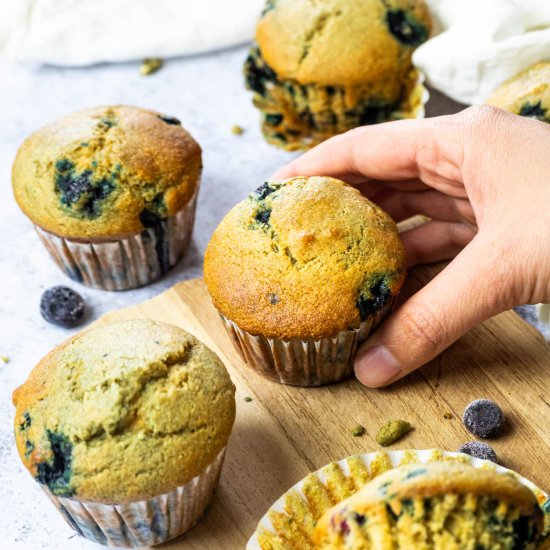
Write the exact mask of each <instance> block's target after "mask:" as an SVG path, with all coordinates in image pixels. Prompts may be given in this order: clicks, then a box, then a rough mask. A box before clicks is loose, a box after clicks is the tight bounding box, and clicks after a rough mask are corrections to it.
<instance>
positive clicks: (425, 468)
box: [315, 462, 543, 550]
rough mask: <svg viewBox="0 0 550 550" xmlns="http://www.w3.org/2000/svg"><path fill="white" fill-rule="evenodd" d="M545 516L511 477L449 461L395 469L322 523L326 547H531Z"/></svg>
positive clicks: (321, 541)
mask: <svg viewBox="0 0 550 550" xmlns="http://www.w3.org/2000/svg"><path fill="white" fill-rule="evenodd" d="M542 528H543V514H542V511H541V509H540V507H539V506H538V504H537V500H536V498H535V495H534V494H533V493H532V492H531V491H530V489H528V488H527V487H526V486H525V485H523V484H522V483H520V482H519V481H518V480H517V479H516V478H514V477H512V476H511V475H509V474H505V473H498V472H496V471H493V470H489V469H481V468H474V467H472V466H469V465H465V464H460V463H449V462H439V463H438V462H435V463H432V464H413V465H409V466H402V467H400V468H396V469H394V470H390V471H388V472H386V473H384V474H382V475H380V476H378V477H377V478H375V479H374V480H373V481H371V482H369V483H368V484H367V485H365V487H364V488H363V489H361V490H360V491H359V492H358V493H356V494H355V495H353V496H351V497H350V498H348V499H346V500H344V501H343V502H341V503H340V504H338V505H336V506H335V507H334V508H332V509H330V510H329V511H327V512H326V513H325V514H324V515H323V517H322V518H321V519H320V520H319V522H318V524H317V526H316V528H315V540H316V544H317V548H319V549H323V550H329V549H330V550H344V549H349V550H351V549H353V550H368V549H370V548H372V549H376V550H385V549H387V550H390V549H391V550H393V549H398V548H403V549H405V548H406V549H409V548H415V549H424V550H462V549H471V550H482V549H485V550H489V549H490V550H518V549H523V550H529V549H533V550H534V549H535V548H537V547H538V542H539V541H540V537H541V532H542Z"/></svg>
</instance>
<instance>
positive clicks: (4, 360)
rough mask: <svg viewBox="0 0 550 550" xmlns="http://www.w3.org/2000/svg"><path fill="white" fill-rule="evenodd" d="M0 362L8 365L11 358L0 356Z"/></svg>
mask: <svg viewBox="0 0 550 550" xmlns="http://www.w3.org/2000/svg"><path fill="white" fill-rule="evenodd" d="M0 361H2V363H5V364H8V363H9V362H10V358H9V357H8V356H7V355H0Z"/></svg>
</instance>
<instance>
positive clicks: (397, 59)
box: [244, 0, 431, 150]
mask: <svg viewBox="0 0 550 550" xmlns="http://www.w3.org/2000/svg"><path fill="white" fill-rule="evenodd" d="M430 30H431V19H430V15H429V12H428V8H427V6H426V4H425V3H424V1H423V0H387V1H385V2H381V1H380V0H362V1H361V2H357V1H355V0H328V1H325V2H310V1H308V0H272V1H268V2H267V3H266V6H265V9H264V11H263V13H262V16H261V18H260V20H259V21H258V24H257V27H256V43H255V44H254V45H253V46H252V48H251V50H250V54H249V56H248V58H247V60H246V62H245V66H244V73H245V79H246V86H247V88H248V89H249V90H251V91H252V92H253V93H254V99H253V100H254V104H255V105H256V107H258V109H259V110H260V111H261V113H262V131H263V134H264V136H265V138H266V140H267V141H268V142H269V143H272V144H273V145H276V146H278V147H281V148H283V149H287V150H295V149H307V148H309V147H312V146H314V145H316V144H317V143H319V142H321V141H323V140H325V139H327V138H329V137H331V136H333V135H336V134H339V133H341V132H345V131H346V130H349V129H351V128H355V127H357V126H361V125H364V124H374V123H376V122H384V121H387V120H394V119H399V118H417V117H419V116H423V105H424V103H425V101H426V100H427V93H426V91H425V89H424V88H423V86H422V83H421V78H420V75H419V73H418V72H417V71H416V70H415V69H414V67H413V65H412V62H411V56H412V53H413V51H414V49H415V48H416V47H417V46H419V45H420V44H422V43H423V42H425V41H426V40H427V39H428V37H429V34H430Z"/></svg>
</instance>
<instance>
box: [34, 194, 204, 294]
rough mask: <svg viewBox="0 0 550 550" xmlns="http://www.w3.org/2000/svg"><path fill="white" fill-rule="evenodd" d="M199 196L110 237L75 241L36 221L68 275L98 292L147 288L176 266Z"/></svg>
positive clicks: (49, 247)
mask: <svg viewBox="0 0 550 550" xmlns="http://www.w3.org/2000/svg"><path fill="white" fill-rule="evenodd" d="M196 204H197V194H195V195H194V196H193V198H192V199H191V200H190V201H189V203H188V204H187V205H186V206H185V207H184V208H183V209H182V210H180V211H179V212H178V213H177V214H175V215H173V216H170V217H169V218H167V219H166V220H162V221H159V222H157V223H156V224H155V225H154V227H150V228H147V229H144V230H143V231H141V232H140V233H135V234H133V235H129V236H126V237H123V238H120V239H114V240H112V241H101V240H94V239H91V240H88V241H84V240H74V239H66V238H63V237H59V236H57V235H54V234H52V233H50V232H48V231H46V230H44V229H42V228H41V227H39V226H37V225H35V229H36V232H37V233H38V236H39V237H40V239H41V240H42V242H43V243H44V245H45V246H46V248H47V250H48V252H49V253H50V256H51V257H52V258H53V259H54V261H55V263H56V264H57V265H58V266H59V267H60V268H61V270H62V271H63V272H64V273H65V274H66V275H68V276H69V277H70V278H71V279H73V280H75V281H77V282H79V283H82V284H85V285H87V286H90V287H92V288H99V289H102V290H128V289H131V288H137V287H140V286H145V285H147V284H149V283H151V282H153V281H155V280H156V279H158V278H160V277H161V276H162V275H164V274H165V273H166V272H167V271H169V270H170V269H171V268H172V267H174V266H175V265H176V263H177V262H178V261H179V260H180V258H181V257H182V256H183V254H184V252H185V250H186V249H187V247H188V245H189V242H190V241H191V235H192V233H193V225H194V221H195V209H196Z"/></svg>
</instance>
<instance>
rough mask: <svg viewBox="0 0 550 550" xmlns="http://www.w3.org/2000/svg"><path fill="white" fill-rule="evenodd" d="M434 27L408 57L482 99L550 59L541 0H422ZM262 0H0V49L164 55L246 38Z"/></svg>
mask: <svg viewBox="0 0 550 550" xmlns="http://www.w3.org/2000/svg"><path fill="white" fill-rule="evenodd" d="M427 1H428V4H429V5H430V8H431V10H432V13H433V15H434V19H435V21H436V32H440V31H441V32H440V34H438V35H437V36H435V37H434V38H433V39H431V40H429V41H428V42H427V43H426V44H424V45H422V46H421V47H420V48H419V49H418V50H417V51H416V52H415V55H414V62H415V63H416V64H417V65H418V66H419V67H420V68H421V69H422V71H423V72H424V73H425V74H426V76H427V80H428V83H429V84H431V85H432V86H433V87H434V88H437V89H439V90H441V91H442V92H444V93H445V94H447V95H448V96H450V97H452V98H453V99H455V100H457V101H460V102H462V103H481V102H483V101H485V100H486V99H487V97H488V96H489V95H490V94H491V93H492V92H493V90H494V89H495V88H496V87H497V86H498V85H500V84H501V83H502V82H504V80H506V79H507V78H508V77H510V76H512V75H514V74H516V73H517V72H519V71H520V70H522V69H524V68H526V67H528V66H529V65H531V64H533V63H535V62H536V61H540V60H543V59H550V0H427ZM263 4H264V0H232V1H229V0H0V55H2V54H3V55H4V56H6V57H8V58H9V59H11V60H14V61H18V62H27V63H28V62H31V63H50V64H56V65H69V66H70V65H90V64H93V63H100V62H103V61H111V62H113V61H129V60H133V59H142V58H144V57H172V56H179V55H189V54H195V53H201V52H206V51H210V50H216V49H221V48H225V47H229V46H233V45H236V44H240V43H243V42H247V41H249V40H250V39H251V38H252V36H253V35H254V25H255V22H256V19H257V17H258V14H259V13H260V11H261V9H262V6H263Z"/></svg>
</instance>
